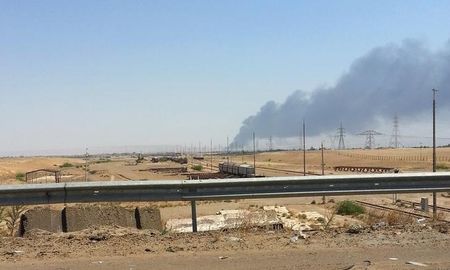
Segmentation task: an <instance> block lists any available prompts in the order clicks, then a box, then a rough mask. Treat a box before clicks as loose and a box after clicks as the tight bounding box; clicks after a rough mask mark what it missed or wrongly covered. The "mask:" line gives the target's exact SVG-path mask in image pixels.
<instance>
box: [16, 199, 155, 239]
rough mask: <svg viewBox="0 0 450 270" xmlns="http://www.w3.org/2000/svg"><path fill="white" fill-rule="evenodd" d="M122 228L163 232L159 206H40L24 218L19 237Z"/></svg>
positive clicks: (27, 212)
mask: <svg viewBox="0 0 450 270" xmlns="http://www.w3.org/2000/svg"><path fill="white" fill-rule="evenodd" d="M99 226H121V227H131V228H138V229H144V230H148V229H152V230H159V231H161V230H162V229H163V224H162V221H161V213H160V211H159V209H158V208H156V207H138V208H132V209H129V208H124V207H121V206H98V205H75V206H67V207H65V208H64V209H62V210H57V209H50V208H47V207H36V208H33V209H30V210H28V211H26V212H25V213H24V214H22V216H21V218H20V228H19V231H18V235H19V236H23V235H24V234H25V233H26V232H29V231H30V230H33V229H39V230H45V231H49V232H53V233H58V232H75V231H80V230H84V229H87V228H90V227H99Z"/></svg>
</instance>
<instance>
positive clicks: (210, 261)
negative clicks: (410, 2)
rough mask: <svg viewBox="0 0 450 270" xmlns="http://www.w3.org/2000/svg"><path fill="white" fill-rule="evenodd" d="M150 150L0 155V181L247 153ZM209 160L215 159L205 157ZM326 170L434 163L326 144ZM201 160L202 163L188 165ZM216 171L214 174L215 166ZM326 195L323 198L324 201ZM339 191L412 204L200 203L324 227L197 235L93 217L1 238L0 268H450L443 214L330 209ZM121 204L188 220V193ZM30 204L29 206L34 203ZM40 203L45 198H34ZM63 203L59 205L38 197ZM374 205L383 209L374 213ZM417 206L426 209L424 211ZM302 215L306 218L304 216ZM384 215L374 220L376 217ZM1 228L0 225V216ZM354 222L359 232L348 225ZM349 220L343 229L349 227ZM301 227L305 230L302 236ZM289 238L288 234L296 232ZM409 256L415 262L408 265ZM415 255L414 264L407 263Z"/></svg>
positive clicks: (279, 162) (187, 171)
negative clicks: (156, 153) (62, 228)
mask: <svg viewBox="0 0 450 270" xmlns="http://www.w3.org/2000/svg"><path fill="white" fill-rule="evenodd" d="M151 157H152V156H151V155H144V160H140V161H139V162H137V160H138V157H137V156H136V155H121V156H105V155H102V156H92V157H89V159H88V162H87V164H88V166H87V168H88V169H87V173H86V170H85V168H86V161H85V160H84V159H83V158H72V157H21V158H1V159H0V184H3V185H5V184H27V181H25V180H24V178H23V175H24V174H25V173H27V172H29V171H33V170H38V169H53V170H60V171H61V175H62V176H61V181H62V182H73V181H85V179H86V178H87V181H117V180H152V179H159V180H164V179H188V178H189V177H191V176H192V175H197V174H201V173H216V172H217V166H218V163H219V162H224V161H227V160H229V161H230V162H235V163H248V164H253V153H244V154H240V153H233V154H229V155H227V154H213V155H212V156H208V155H205V156H204V160H194V159H192V157H189V159H188V164H179V163H177V162H173V161H163V162H157V163H154V162H152V161H151ZM255 157H256V160H255V161H256V162H255V163H256V173H257V174H258V175H259V176H293V175H303V153H302V152H300V151H273V152H261V153H257V154H256V156H255ZM437 159H438V162H437V163H438V170H439V171H448V170H449V168H450V148H438V149H437ZM211 160H212V163H211ZM321 163H322V160H321V152H320V151H319V150H314V151H307V152H306V170H307V172H308V174H321V169H322V166H321ZM324 163H325V165H324V173H325V174H344V173H350V172H336V171H335V170H334V167H335V166H373V167H389V168H395V169H398V170H399V171H400V173H403V172H420V171H431V149H429V148H404V149H374V150H362V149H355V150H340V151H336V150H324ZM198 164H201V165H202V169H201V171H198V168H197V170H196V169H194V167H196V166H195V165H198ZM35 177H36V178H35V179H33V180H30V181H29V183H31V182H32V183H44V182H54V181H55V179H54V177H53V176H51V174H49V175H45V174H43V175H37V176H35ZM217 177H220V175H218V176H217ZM398 196H399V197H398V198H399V199H402V200H405V201H414V202H419V201H420V198H422V197H428V198H429V201H430V202H431V194H401V195H398ZM323 199H325V200H324V201H323ZM343 200H352V201H355V200H361V201H364V202H369V203H373V204H377V205H382V206H387V207H389V208H392V209H399V210H402V211H408V212H412V213H419V212H420V211H418V210H417V209H413V208H411V207H410V206H409V205H405V204H402V203H396V204H394V201H393V196H392V195H371V196H344V197H327V198H322V197H307V198H279V199H253V200H226V201H205V202H198V206H197V214H198V216H199V217H201V216H208V215H216V214H217V213H218V212H220V211H224V210H242V211H244V210H245V211H247V210H249V211H253V210H255V211H256V210H258V209H262V208H263V207H265V206H283V207H285V208H286V209H287V210H288V215H289V217H290V216H292V217H294V218H297V217H299V216H302V215H303V213H317V214H318V215H322V216H323V217H324V219H325V220H331V222H330V224H329V225H330V226H327V227H326V228H325V226H324V224H322V225H320V226H318V227H314V228H313V229H311V230H308V231H306V232H305V234H306V236H305V235H302V236H301V237H298V233H297V232H296V231H295V230H292V229H290V228H286V227H285V228H283V229H279V228H278V229H274V228H260V227H252V226H240V227H238V228H235V229H229V230H221V231H207V232H200V233H196V234H192V233H178V232H175V231H171V230H170V228H169V229H165V230H163V231H152V230H137V229H133V228H123V227H119V226H112V227H111V226H109V227H108V226H107V227H104V226H99V227H95V228H89V229H86V230H83V231H79V232H71V233H50V232H45V231H42V230H33V231H30V232H27V233H26V234H25V235H24V236H23V237H11V236H8V235H7V233H6V230H5V231H4V232H3V236H2V237H1V238H0V239H1V240H0V243H1V248H0V269H44V268H45V269H148V265H151V266H152V269H179V268H181V267H184V268H186V269H194V268H195V269H230V268H233V269H244V268H245V269H417V268H421V267H425V266H421V265H420V264H423V265H427V267H428V268H427V269H450V257H449V256H448V250H449V248H450V233H449V230H448V224H449V223H446V222H445V221H442V220H446V221H450V213H448V212H445V211H440V212H439V215H438V217H439V220H441V221H437V220H427V221H422V220H419V219H418V218H411V217H406V218H405V217H403V216H402V215H401V214H398V213H394V212H389V211H387V212H383V213H381V212H382V211H381V210H374V209H370V208H367V209H366V210H367V211H366V213H365V214H363V215H358V216H354V215H338V214H335V215H333V216H332V217H331V216H330V215H331V213H332V209H334V208H335V207H336V205H337V204H338V203H339V202H340V201H343ZM438 204H439V206H442V207H447V208H450V197H449V196H448V194H447V193H439V194H438ZM118 205H120V206H123V207H131V206H133V207H135V206H156V207H158V208H159V210H160V212H161V220H162V223H163V224H165V223H166V222H167V221H169V220H173V219H189V218H190V214H191V212H190V205H189V203H187V202H151V203H150V202H149V203H143V202H140V203H123V204H118ZM33 207H34V206H29V207H26V208H27V209H31V208H33ZM41 207H42V206H41ZM43 207H48V208H52V209H60V208H62V207H64V206H63V205H52V206H43ZM380 211H381V212H380ZM420 213H421V214H424V215H428V216H430V217H431V214H430V213H423V212H420ZM308 222H309V221H308ZM380 224H381V225H380ZM2 225H3V227H4V226H5V224H4V223H2ZM354 226H357V228H358V229H357V232H355V231H352V230H351V228H353V227H354ZM349 228H350V229H349ZM303 236H305V237H303ZM293 239H294V240H293ZM411 262H412V264H411ZM415 262H417V263H419V264H414V263H415Z"/></svg>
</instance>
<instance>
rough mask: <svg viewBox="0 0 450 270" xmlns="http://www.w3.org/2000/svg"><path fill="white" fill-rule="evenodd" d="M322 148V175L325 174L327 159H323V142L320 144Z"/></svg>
mask: <svg viewBox="0 0 450 270" xmlns="http://www.w3.org/2000/svg"><path fill="white" fill-rule="evenodd" d="M320 149H321V150H322V153H321V157H322V163H321V166H322V175H325V161H324V159H323V142H322V143H321V144H320Z"/></svg>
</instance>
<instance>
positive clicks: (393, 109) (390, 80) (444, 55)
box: [233, 40, 450, 144]
mask: <svg viewBox="0 0 450 270" xmlns="http://www.w3.org/2000/svg"><path fill="white" fill-rule="evenodd" d="M449 85H450V42H448V43H447V44H446V46H445V47H444V48H443V49H441V50H438V51H431V50H430V49H428V48H427V47H426V46H425V45H424V44H423V43H421V42H420V41H416V40H405V41H403V42H402V43H401V44H400V45H397V44H389V45H386V46H383V47H377V48H374V49H372V50H371V51H369V52H368V53H367V54H366V55H364V56H362V57H361V58H359V59H356V60H355V61H354V62H353V64H352V65H351V66H350V68H349V70H348V72H346V73H345V74H344V75H343V76H341V78H339V80H338V81H337V83H336V85H335V86H333V87H326V88H318V89H316V90H315V91H313V92H312V93H311V94H309V95H308V94H307V93H306V92H304V91H301V90H298V91H295V92H294V93H292V94H291V95H290V96H289V97H288V98H287V99H286V100H285V101H284V103H282V104H279V103H276V102H274V101H269V102H267V103H266V104H265V105H263V106H262V107H261V109H260V110H259V112H258V113H256V114H255V115H252V116H250V117H248V118H247V119H245V120H244V121H243V124H242V126H241V128H240V130H239V133H238V134H237V135H236V137H235V138H234V141H233V144H246V143H247V142H248V141H249V140H250V139H251V137H252V132H255V133H256V134H257V137H260V138H264V137H269V136H276V137H293V136H298V134H299V126H300V123H301V121H302V119H305V121H306V122H307V126H308V128H307V130H308V135H309V136H315V135H320V134H323V133H329V132H333V133H334V132H335V130H336V128H337V127H338V126H339V122H341V121H342V122H343V125H344V127H345V128H346V129H347V130H349V131H354V132H359V131H363V130H364V129H367V128H370V127H371V126H372V127H373V125H374V124H375V122H376V120H377V119H380V118H381V119H386V121H392V118H393V116H394V115H395V114H397V115H398V116H399V117H401V118H402V119H410V120H411V119H414V117H416V116H418V115H420V114H423V113H424V112H426V111H430V110H431V97H432V91H431V89H432V88H436V89H438V90H439V94H438V95H439V99H438V104H439V106H441V107H447V108H448V105H449V104H450V93H449V91H448V86H449Z"/></svg>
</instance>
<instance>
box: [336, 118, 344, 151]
mask: <svg viewBox="0 0 450 270" xmlns="http://www.w3.org/2000/svg"><path fill="white" fill-rule="evenodd" d="M338 137H339V144H338V149H339V150H342V149H345V143H344V137H345V130H344V128H343V127H342V122H341V125H340V126H339V128H338Z"/></svg>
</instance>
